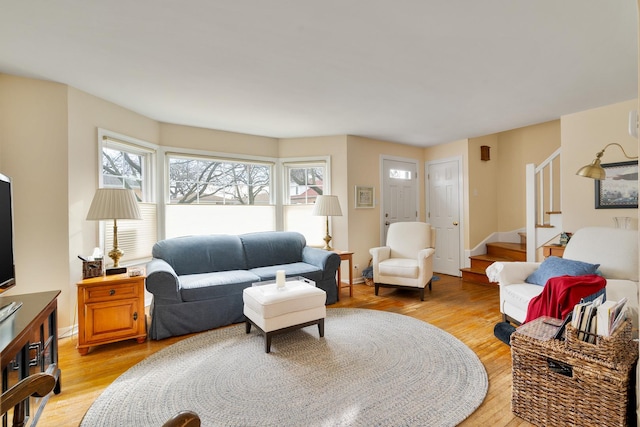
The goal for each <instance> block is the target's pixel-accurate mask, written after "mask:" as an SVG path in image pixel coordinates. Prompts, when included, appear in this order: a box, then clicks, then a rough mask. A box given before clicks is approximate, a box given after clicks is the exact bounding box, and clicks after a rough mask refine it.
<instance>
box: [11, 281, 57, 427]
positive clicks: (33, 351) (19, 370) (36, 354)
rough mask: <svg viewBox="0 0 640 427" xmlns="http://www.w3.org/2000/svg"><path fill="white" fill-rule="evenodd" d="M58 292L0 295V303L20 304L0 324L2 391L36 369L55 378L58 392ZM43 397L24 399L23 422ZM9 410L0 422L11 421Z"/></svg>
mask: <svg viewBox="0 0 640 427" xmlns="http://www.w3.org/2000/svg"><path fill="white" fill-rule="evenodd" d="M59 294H60V291H47V292H38V293H33V294H25V295H11V296H3V297H0V306H3V305H4V304H7V303H10V302H21V303H22V306H21V307H20V308H19V309H18V311H16V312H15V313H13V314H12V315H11V316H10V317H8V318H7V319H6V320H4V321H3V322H1V323H0V366H1V367H2V391H3V392H4V391H6V390H7V389H9V388H10V387H12V386H14V385H15V384H17V383H18V382H19V381H20V380H21V379H23V378H26V377H28V376H29V375H32V374H35V373H37V372H46V373H49V374H51V375H53V376H54V377H55V378H56V386H55V388H54V389H53V391H54V393H55V394H58V393H60V391H61V388H60V368H59V367H58V317H57V313H58V301H57V298H58V295H59ZM49 397H50V394H48V395H46V396H45V397H41V398H36V397H31V398H29V400H28V401H27V402H26V405H25V408H24V409H25V413H24V414H22V415H24V416H25V421H26V423H25V425H26V426H33V425H36V423H37V422H38V418H39V417H40V414H41V413H42V410H43V409H44V405H45V404H46V403H47V400H48V399H49ZM12 417H13V409H10V410H9V412H8V413H7V414H4V415H3V416H0V420H1V424H2V425H3V426H6V425H7V424H10V423H11V421H10V420H11V419H12Z"/></svg>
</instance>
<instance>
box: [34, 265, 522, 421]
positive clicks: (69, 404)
mask: <svg viewBox="0 0 640 427" xmlns="http://www.w3.org/2000/svg"><path fill="white" fill-rule="evenodd" d="M331 307H353V308H368V309H373V310H385V311H390V312H394V313H401V314H405V315H408V316H412V317H415V318H417V319H421V320H424V321H426V322H429V323H431V324H432V325H434V326H437V327H439V328H441V329H443V330H445V331H447V332H449V333H450V334H452V335H454V336H455V337H457V338H458V339H460V340H461V341H462V342H464V343H465V344H466V345H467V346H469V347H470V348H471V349H472V350H473V351H474V352H475V353H476V354H477V355H478V357H479V358H480V360H481V361H482V363H483V364H484V366H485V368H486V370H487V374H488V376H489V391H488V393H487V396H486V398H485V400H484V402H483V403H482V405H481V406H480V407H479V408H478V409H477V410H476V411H475V412H474V413H473V414H472V415H471V416H470V417H469V418H468V419H467V420H465V421H464V422H463V423H462V424H461V425H462V426H509V427H515V426H531V425H532V424H529V423H527V422H525V421H523V420H521V419H520V418H517V417H515V416H514V415H513V414H512V413H511V408H510V400H511V353H510V348H509V347H508V346H507V345H505V344H503V343H501V342H500V341H498V340H497V339H496V338H495V337H494V336H493V327H494V325H495V324H496V323H497V322H499V321H500V320H501V317H500V313H499V310H498V288H497V286H496V287H494V286H487V285H477V284H473V283H467V282H463V281H462V279H460V278H457V277H451V276H442V275H441V280H439V281H436V282H434V283H433V290H432V291H431V292H429V291H428V290H426V291H425V301H423V302H421V301H420V299H419V297H418V293H417V292H409V291H402V290H395V289H381V290H380V296H377V297H376V296H375V295H374V294H373V288H372V287H369V286H366V285H364V284H360V285H355V286H354V289H353V297H349V292H348V289H343V290H342V297H341V298H340V301H339V302H338V303H337V304H335V305H332V306H331ZM327 333H330V332H327ZM186 337H187V336H182V337H174V338H170V339H166V340H162V341H152V340H147V342H146V343H143V344H137V343H136V342H135V340H129V341H124V342H120V343H115V344H109V345H104V346H100V347H93V348H91V350H90V352H89V354H88V355H86V356H80V355H79V354H78V352H77V351H76V349H75V345H76V338H75V336H74V337H71V338H63V339H61V340H60V345H59V349H60V354H59V359H60V360H59V362H60V368H61V369H62V393H61V394H59V395H57V396H53V397H52V398H51V399H50V400H49V402H48V403H47V405H46V407H45V410H44V413H43V415H42V417H41V419H40V422H39V423H38V425H39V426H40V427H47V426H55V427H60V426H75V425H78V424H79V423H80V421H81V420H82V416H83V415H84V413H85V412H86V411H87V409H88V408H89V406H91V403H92V402H93V401H94V400H95V399H96V398H97V397H98V396H99V395H100V393H101V392H102V391H103V390H104V389H105V388H106V387H107V386H108V385H109V384H110V383H111V382H112V381H113V380H115V379H116V378H117V377H118V376H119V375H120V374H122V373H123V372H124V371H126V370H127V369H128V368H130V367H131V366H133V365H135V364H136V363H138V362H140V361H141V360H143V359H144V358H145V357H147V356H149V355H150V354H152V353H155V352H156V351H158V350H161V349H163V348H165V347H167V346H169V345H171V344H173V343H175V342H177V341H180V340H182V339H184V338H186ZM425 387H429V384H425Z"/></svg>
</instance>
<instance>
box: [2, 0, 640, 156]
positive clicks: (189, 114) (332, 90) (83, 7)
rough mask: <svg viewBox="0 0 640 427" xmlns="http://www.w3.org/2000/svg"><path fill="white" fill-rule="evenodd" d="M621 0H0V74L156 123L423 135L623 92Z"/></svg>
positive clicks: (632, 45) (626, 31)
mask: <svg viewBox="0 0 640 427" xmlns="http://www.w3.org/2000/svg"><path fill="white" fill-rule="evenodd" d="M637 16H638V15H637V10H636V1H635V0H561V1H559V0H535V1H531V0H528V1H527V0H482V1H477V0H393V1H392V0H323V1H318V0H268V1H266V0H225V1H221V0H189V1H179V0H133V1H132V0H103V1H98V0H65V1H51V0H23V1H17V0H0V72H4V73H8V74H15V75H23V76H28V77H34V78H40V79H45V80H52V81H56V82H61V83H65V84H68V85H70V86H73V87H75V88H78V89H80V90H83V91H85V92H88V93H91V94H93V95H96V96H98V97H100V98H103V99H106V100H109V101H112V102H114V103H116V104H118V105H122V106H124V107H126V108H128V109H131V110H133V111H136V112H139V113H141V114H144V115H145V116H148V117H151V118H153V119H155V120H159V121H163V122H168V123H178V124H184V125H191V126H199V127H206V128H213V129H221V130H228V131H234V132H243V133H249V134H256V135H263V136H270V137H282V138H284V137H303V136H320V135H344V134H349V135H360V136H366V137H371V138H376V139H382V140H388V141H397V142H402V143H407V144H412V145H420V146H428V145H434V144H439V143H443V142H449V141H453V140H456V139H460V138H467V137H474V136H481V135H486V134H490V133H494V132H499V131H503V130H508V129H514V128H517V127H521V126H526V125H530V124H534V123H540V122H545V121H548V120H553V119H557V118H559V117H560V116H561V115H563V114H569V113H573V112H577V111H583V110H587V109H590V108H594V107H599V106H603V105H608V104H612V103H615V102H620V101H625V100H629V99H634V98H636V97H637V96H638V89H637V85H638V72H637V66H638V48H637V40H638V38H637Z"/></svg>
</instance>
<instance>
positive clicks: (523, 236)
mask: <svg viewBox="0 0 640 427" xmlns="http://www.w3.org/2000/svg"><path fill="white" fill-rule="evenodd" d="M518 236H520V243H521V244H523V245H526V244H527V233H525V232H524V231H521V232H519V233H518Z"/></svg>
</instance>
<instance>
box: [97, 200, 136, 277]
mask: <svg viewBox="0 0 640 427" xmlns="http://www.w3.org/2000/svg"><path fill="white" fill-rule="evenodd" d="M87 219H88V220H96V221H98V220H109V219H112V220H113V249H111V251H110V252H109V257H111V259H113V268H110V269H107V271H106V273H107V275H111V274H120V273H126V272H127V269H126V268H124V267H123V268H119V262H120V258H122V255H124V252H123V251H122V249H120V248H119V247H118V220H119V219H142V215H141V214H140V208H139V207H138V201H137V200H136V194H135V193H134V192H133V190H128V189H125V188H99V189H98V190H97V191H96V194H95V195H94V196H93V200H92V201H91V207H89V213H88V214H87Z"/></svg>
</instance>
